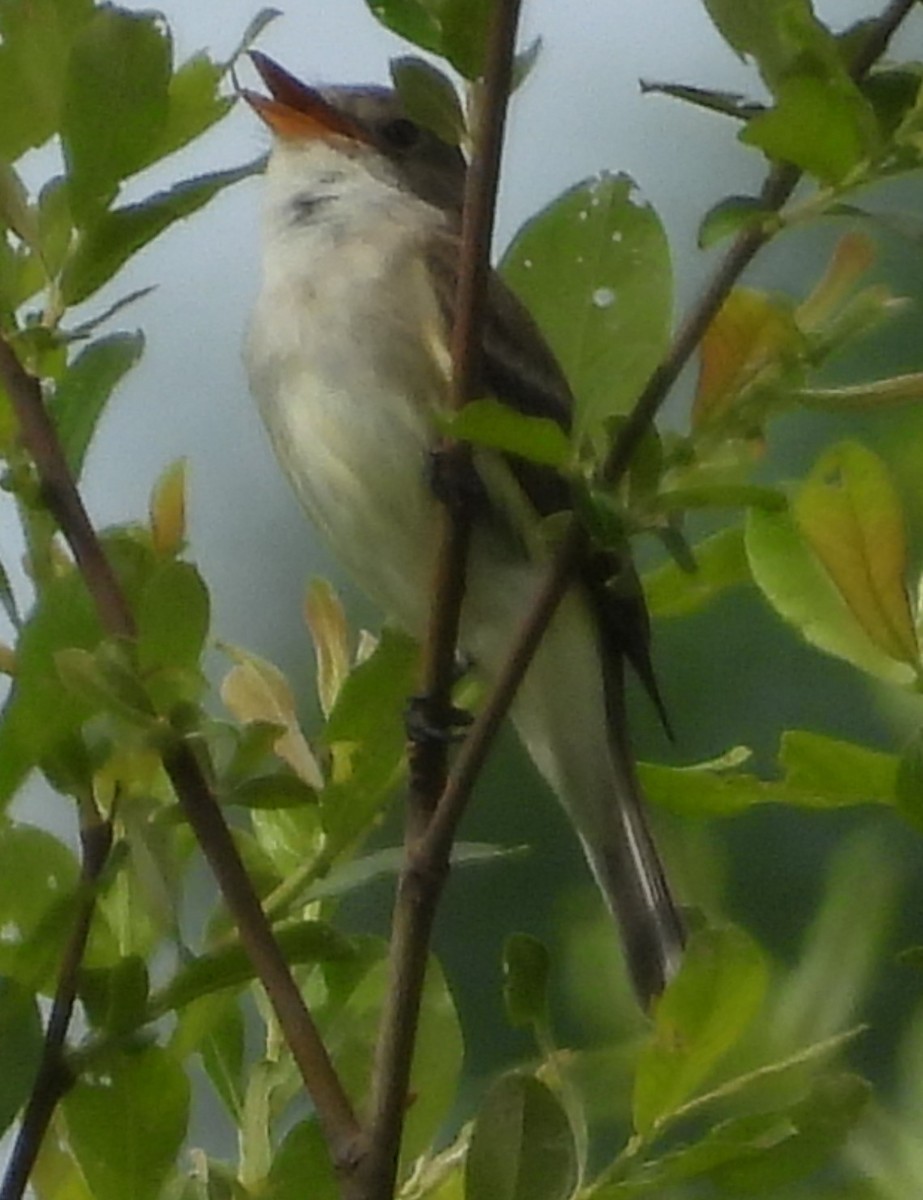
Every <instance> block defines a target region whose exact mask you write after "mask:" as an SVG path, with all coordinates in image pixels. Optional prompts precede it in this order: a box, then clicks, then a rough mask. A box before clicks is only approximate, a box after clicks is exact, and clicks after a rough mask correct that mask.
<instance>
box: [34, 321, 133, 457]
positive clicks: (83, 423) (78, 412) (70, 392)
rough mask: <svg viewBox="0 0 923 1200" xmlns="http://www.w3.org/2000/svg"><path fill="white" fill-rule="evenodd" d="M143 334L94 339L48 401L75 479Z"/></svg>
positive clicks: (130, 366)
mask: <svg viewBox="0 0 923 1200" xmlns="http://www.w3.org/2000/svg"><path fill="white" fill-rule="evenodd" d="M143 350H144V335H143V334H141V333H114V334H111V335H110V336H109V337H105V338H100V339H99V340H98V341H96V342H91V343H90V345H89V346H87V347H86V348H85V349H84V350H82V351H81V353H80V354H79V355H78V356H77V357H76V358H75V359H74V361H73V362H72V363H70V365H69V366H68V368H67V371H66V372H65V374H64V377H63V379H61V381H60V382H59V383H58V385H57V387H56V388H55V391H54V396H53V397H52V399H51V402H50V404H49V409H50V411H51V415H52V417H53V418H54V421H55V425H56V426H57V430H58V436H59V437H60V439H61V446H62V449H63V450H64V453H65V455H66V457H67V463H68V466H69V467H70V469H71V471H72V472H73V473H74V476H75V478H78V479H79V477H80V473H81V471H82V470H83V462H84V458H85V456H86V452H87V449H88V447H89V445H90V442H91V440H92V438H93V434H94V432H95V430H96V426H97V423H98V422H99V418H100V417H101V416H102V414H103V410H104V409H105V407H106V404H107V402H108V400H109V397H110V396H111V395H112V392H113V391H114V389H115V388H116V386H117V385H118V383H119V382H120V380H121V379H122V377H123V376H124V375H125V374H126V373H127V372H128V371H130V370H131V368H132V367H133V366H134V365H135V363H136V362H138V360H139V359H140V357H141V354H142V352H143Z"/></svg>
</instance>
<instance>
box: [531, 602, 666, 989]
mask: <svg viewBox="0 0 923 1200" xmlns="http://www.w3.org/2000/svg"><path fill="white" fill-rule="evenodd" d="M623 674H624V671H623V664H622V661H621V659H620V658H619V657H618V656H615V657H614V658H613V656H611V655H609V656H608V657H607V655H606V654H605V652H604V648H603V646H602V645H601V644H600V638H599V635H598V629H597V626H596V622H595V620H594V617H593V614H592V612H591V611H590V606H589V605H588V604H587V603H586V602H585V601H584V599H583V598H582V597H581V596H580V595H579V593H577V592H576V591H575V592H574V593H572V594H571V595H569V596H568V597H567V598H566V599H565V601H564V604H563V605H562V607H561V609H560V610H559V612H558V614H557V615H556V617H555V619H554V621H553V622H552V624H551V626H550V628H549V630H548V632H547V634H546V636H545V639H544V641H543V642H542V644H541V646H540V648H539V650H538V652H537V654H536V657H535V659H534V660H533V662H532V665H531V666H530V668H529V671H528V673H527V675H526V678H525V680H524V681H523V685H522V688H521V689H520V693H519V695H518V697H517V699H516V701H515V703H514V707H513V720H514V723H515V724H516V726H517V729H518V731H519V734H520V737H521V738H522V740H523V741H524V742H525V744H526V746H527V748H528V749H529V752H530V754H531V756H532V758H533V759H534V761H535V763H536V765H537V766H538V768H539V770H540V771H541V772H542V774H543V775H544V776H545V778H546V779H547V780H548V782H549V783H550V784H551V786H552V787H553V788H554V790H555V791H556V792H557V794H558V796H559V798H560V799H561V802H562V804H563V805H564V807H565V809H566V810H567V812H568V814H569V816H570V818H571V820H572V821H573V823H574V825H575V827H576V830H577V833H578V835H579V837H580V841H581V843H582V845H583V848H584V852H585V854H586V857H587V861H588V863H589V865H590V868H591V870H592V872H593V875H594V877H595V878H596V881H597V883H598V884H599V887H600V889H601V891H602V893H603V896H604V897H605V901H606V904H607V906H608V907H609V909H610V910H611V911H612V913H613V915H614V917H615V919H616V922H617V924H618V928H619V931H620V934H621V940H622V944H623V947H624V953H625V957H626V961H627V966H628V971H629V974H630V976H631V979H632V981H633V983H634V987H635V990H636V992H637V994H638V997H639V999H640V1001H641V1004H642V1005H643V1006H644V1008H645V1009H647V1008H649V1007H650V1005H651V1003H652V1002H653V1001H654V1000H655V999H656V998H657V996H659V995H660V993H661V992H662V991H663V989H664V987H665V986H666V984H667V983H668V982H669V981H670V979H671V978H672V977H673V976H674V975H675V973H676V971H677V970H678V968H679V965H680V961H681V959H682V952H683V946H684V943H685V930H684V927H683V921H682V918H681V916H680V912H679V909H678V906H677V904H676V901H675V900H674V898H673V895H672V892H671V889H670V885H669V882H668V879H667V874H666V871H665V869H664V866H663V863H662V861H661V858H660V855H659V853H658V850H657V847H656V845H655V843H654V839H653V836H652V834H651V831H650V827H649V824H648V821H647V817H646V814H645V805H644V799H643V796H642V793H641V788H640V784H639V782H638V776H637V772H636V770H635V765H634V759H633V756H632V753H631V748H630V745H629V740H628V733H627V728H626V723H625V712H624V695H623Z"/></svg>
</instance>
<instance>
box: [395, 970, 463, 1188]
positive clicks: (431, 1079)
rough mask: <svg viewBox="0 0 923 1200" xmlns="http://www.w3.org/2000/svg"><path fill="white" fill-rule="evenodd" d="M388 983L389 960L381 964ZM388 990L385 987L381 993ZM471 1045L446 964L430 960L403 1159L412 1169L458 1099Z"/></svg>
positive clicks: (412, 1072) (422, 1004)
mask: <svg viewBox="0 0 923 1200" xmlns="http://www.w3.org/2000/svg"><path fill="white" fill-rule="evenodd" d="M379 970H380V971H381V972H382V983H384V979H385V978H386V977H387V974H386V964H385V963H384V962H383V963H382V964H381V966H380V968H379ZM381 994H382V995H383V994H384V993H383V991H382V993H381ZM464 1053H465V1043H464V1039H463V1037H462V1029H461V1023H460V1021H459V1019H458V1013H457V1011H456V1009H455V1002H454V1000H453V998H452V992H451V990H450V988H449V985H448V982H447V980H446V978H445V974H444V972H443V970H442V967H441V966H440V965H439V963H438V962H437V961H436V959H435V958H430V960H429V963H428V965H427V968H426V981H425V984H424V987H423V999H422V1003H421V1006H420V1020H419V1023H418V1025H417V1042H416V1047H415V1049H414V1055H413V1066H412V1069H411V1073H410V1094H411V1095H412V1096H414V1097H415V1099H414V1103H413V1104H412V1105H411V1106H410V1108H409V1110H408V1112H407V1116H406V1119H405V1122H404V1138H403V1141H402V1143H401V1162H402V1164H403V1166H404V1169H405V1170H406V1169H407V1168H408V1167H409V1166H410V1165H411V1164H412V1163H414V1162H415V1161H416V1160H417V1159H418V1158H419V1157H420V1155H421V1154H423V1153H424V1152H426V1151H428V1150H431V1149H432V1147H433V1144H434V1142H435V1140H436V1138H437V1135H438V1134H439V1132H440V1130H442V1129H444V1128H445V1125H446V1121H447V1119H448V1118H449V1115H450V1113H451V1112H452V1110H453V1108H454V1106H455V1104H456V1103H457V1102H458V1095H457V1092H458V1084H459V1080H460V1079H461V1073H462V1063H463V1061H464Z"/></svg>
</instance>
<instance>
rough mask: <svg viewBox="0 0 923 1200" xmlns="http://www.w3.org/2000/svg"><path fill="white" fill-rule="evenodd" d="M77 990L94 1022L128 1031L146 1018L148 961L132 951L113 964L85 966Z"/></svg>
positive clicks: (106, 1027)
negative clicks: (109, 965) (146, 962)
mask: <svg viewBox="0 0 923 1200" xmlns="http://www.w3.org/2000/svg"><path fill="white" fill-rule="evenodd" d="M78 991H79V995H80V1001H81V1003H82V1004H83V1007H84V1011H85V1012H86V1014H87V1018H88V1020H89V1021H90V1024H91V1025H95V1026H96V1027H97V1028H102V1029H105V1030H107V1031H109V1032H111V1033H126V1032H129V1031H130V1030H132V1029H135V1028H137V1026H138V1025H140V1024H142V1023H143V1021H144V1018H145V1011H146V1007H147V998H148V974H147V965H146V964H145V962H144V959H143V958H140V957H139V956H138V955H129V956H127V957H125V958H120V959H119V960H118V961H117V962H115V963H113V965H112V966H111V967H85V968H83V969H82V970H81V972H80V976H79V981H78Z"/></svg>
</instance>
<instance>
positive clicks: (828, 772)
mask: <svg viewBox="0 0 923 1200" xmlns="http://www.w3.org/2000/svg"><path fill="white" fill-rule="evenodd" d="M779 765H780V766H781V767H782V768H783V770H784V773H785V782H786V784H788V785H789V786H790V787H793V788H797V789H799V790H801V791H804V792H814V793H815V794H817V795H818V796H826V797H828V798H829V799H830V800H831V802H832V801H835V800H839V801H840V802H841V803H843V804H875V803H878V804H893V803H894V801H895V794H896V789H897V776H898V760H897V758H896V756H895V755H893V754H883V753H882V752H881V751H880V750H870V749H869V748H868V747H867V746H857V745H855V744H854V743H852V742H844V741H843V740H842V739H840V738H832V737H826V736H825V735H824V734H821V733H812V732H809V731H807V730H803V729H794V730H788V731H787V732H786V733H783V734H782V741H781V746H780V749H779Z"/></svg>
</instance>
